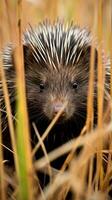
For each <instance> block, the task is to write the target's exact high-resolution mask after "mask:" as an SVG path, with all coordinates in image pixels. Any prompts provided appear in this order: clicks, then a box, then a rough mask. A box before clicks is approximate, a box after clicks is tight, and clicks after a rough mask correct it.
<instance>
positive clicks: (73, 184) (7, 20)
mask: <svg viewBox="0 0 112 200" xmlns="http://www.w3.org/2000/svg"><path fill="white" fill-rule="evenodd" d="M33 2H34V1H33V0H32V1H27V0H26V1H25V0H23V1H22V0H19V1H15V0H12V1H8V0H5V1H4V0H0V22H1V23H0V48H1V49H2V48H3V46H4V45H5V44H6V43H7V42H9V41H11V42H13V43H14V44H15V43H16V46H17V47H16V49H15V57H14V58H15V63H16V72H17V94H18V101H17V113H18V114H17V118H18V122H17V125H16V129H15V127H14V124H13V120H12V114H11V107H10V99H9V95H8V89H7V81H6V78H5V73H4V70H3V67H2V66H3V63H2V57H1V56H0V79H1V80H2V83H3V92H4V97H5V104H6V111H7V116H8V123H9V128H10V135H11V142H12V149H13V152H14V153H13V155H14V161H15V179H17V180H13V176H12V178H11V177H10V176H9V175H8V174H7V173H6V170H5V163H4V162H3V146H2V145H0V199H1V200H6V199H7V197H6V195H7V192H6V188H7V184H8V183H11V185H13V184H14V191H13V194H12V195H11V199H19V200H28V199H29V200H35V199H37V198H38V199H40V200H43V199H48V200H52V199H57V200H58V199H60V200H62V199H63V200H64V199H65V196H66V193H67V191H68V190H69V188H72V191H73V192H74V191H75V194H76V196H75V198H74V199H75V200H80V199H81V197H82V198H83V199H85V200H86V199H87V200H89V199H90V197H92V196H95V197H94V200H97V199H98V200H100V199H101V200H103V199H106V195H107V191H108V189H109V188H111V189H112V186H111V185H110V186H109V180H110V178H112V160H111V156H112V142H111V141H112V140H111V139H112V137H111V133H112V122H111V120H107V122H108V123H107V124H106V125H105V121H106V119H107V118H108V115H109V114H110V113H109V111H108V110H107V113H106V114H105V115H104V114H103V99H104V81H105V71H104V68H103V64H102V49H104V50H105V51H106V52H107V53H108V52H110V57H111V60H112V16H111V14H110V13H112V3H111V0H109V1H103V0H99V1H97V0H96V1H94V0H91V1H89V0H87V1H83V0H79V1H74V0H71V1H69V0H66V1H63V0H58V1H53V0H46V1H44V0H42V1H39V0H37V1H35V2H36V3H33ZM85 2H86V3H85ZM104 8H106V11H105V9H104ZM105 15H106V19H107V18H108V19H109V21H108V22H109V23H108V24H107V21H105V20H104V18H105ZM57 17H59V18H63V19H64V20H65V22H66V21H71V20H73V21H74V22H75V23H76V24H81V25H83V26H88V27H89V28H90V29H91V31H92V33H93V36H94V37H95V36H97V38H98V43H99V50H98V127H97V128H96V129H95V130H94V128H93V120H94V119H93V112H94V109H93V82H94V78H95V77H94V73H93V72H94V55H95V49H94V42H93V45H92V46H93V47H92V49H91V61H90V66H91V67H90V80H89V90H88V102H87V104H88V106H87V120H86V124H85V127H84V129H83V131H82V134H81V135H80V136H79V137H78V138H77V139H73V140H71V141H70V142H68V143H66V144H64V145H62V146H61V147H59V148H57V149H55V150H53V151H52V152H50V153H47V151H46V147H45V145H44V140H45V138H46V137H47V136H48V134H49V132H50V130H51V129H52V127H53V126H54V124H55V123H56V121H57V119H58V118H59V116H60V115H61V113H62V111H63V109H64V108H63V109H62V110H60V112H59V113H58V114H57V115H56V116H55V118H54V120H53V121H52V122H51V124H50V125H49V127H48V128H47V129H46V131H45V132H44V134H43V135H42V137H40V135H39V133H38V130H37V129H38V127H36V126H35V124H33V127H34V130H35V133H36V135H37V137H38V141H39V142H38V143H37V145H36V146H35V148H34V149H33V150H31V144H30V133H29V125H28V116H27V106H26V94H25V79H24V73H25V72H24V62H23V50H22V44H21V41H22V32H23V30H24V29H25V27H26V26H27V24H28V23H31V24H33V25H34V24H37V23H38V22H39V21H41V20H43V19H44V18H49V19H50V20H51V21H54V20H55V19H56V18H57ZM106 30H108V31H107V32H106ZM104 36H105V37H104ZM108 38H109V39H108ZM102 40H103V43H102ZM110 88H111V90H110V94H108V96H111V97H112V63H111V82H110ZM110 104H111V101H110ZM65 106H66V105H64V107H65ZM111 113H112V109H111ZM0 121H1V117H0ZM0 124H1V123H0ZM1 133H2V130H1V126H0V144H1V143H2V134H1ZM15 135H17V137H16V138H15ZM107 143H108V145H106V144H107ZM40 146H41V148H42V149H43V152H44V155H45V157H43V158H41V159H39V160H37V161H34V160H33V157H34V155H35V153H36V152H38V148H39V147H40ZM80 146H83V150H82V152H81V154H80V156H79V157H77V156H75V157H74V152H76V150H77V148H78V147H80ZM107 146H108V148H107ZM64 153H69V155H68V157H67V159H66V160H65V163H64V165H63V166H62V168H61V170H59V171H58V170H56V169H53V168H52V167H51V166H50V162H51V161H53V160H54V159H56V158H58V157H59V156H61V155H63V154H64ZM104 153H105V154H108V155H109V156H108V157H107V156H106V157H105V155H104ZM96 154H97V166H96V175H95V177H94V179H92V171H93V158H94V155H96ZM103 163H105V164H106V165H107V169H106V172H104V170H103V167H102V166H103ZM68 164H69V170H68V171H66V170H65V169H66V166H67V165H68ZM38 170H39V171H45V172H46V173H48V174H49V175H50V177H51V181H50V183H49V185H48V186H47V187H46V188H45V190H42V189H41V188H40V185H39V183H38V180H37V177H36V175H35V174H36V171H38ZM87 174H88V184H87V182H86V176H87ZM99 191H100V192H99ZM40 194H41V195H40Z"/></svg>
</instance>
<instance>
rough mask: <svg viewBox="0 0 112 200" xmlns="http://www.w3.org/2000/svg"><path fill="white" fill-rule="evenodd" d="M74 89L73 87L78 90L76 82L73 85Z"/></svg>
mask: <svg viewBox="0 0 112 200" xmlns="http://www.w3.org/2000/svg"><path fill="white" fill-rule="evenodd" d="M72 87H73V89H75V90H76V89H77V88H78V84H77V83H76V82H74V83H72Z"/></svg>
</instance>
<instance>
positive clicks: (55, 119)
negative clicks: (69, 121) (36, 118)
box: [32, 103, 67, 156]
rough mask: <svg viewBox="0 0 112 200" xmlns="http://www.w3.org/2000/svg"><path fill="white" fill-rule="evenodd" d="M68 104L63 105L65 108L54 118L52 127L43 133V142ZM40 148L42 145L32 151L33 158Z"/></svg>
mask: <svg viewBox="0 0 112 200" xmlns="http://www.w3.org/2000/svg"><path fill="white" fill-rule="evenodd" d="M66 106H67V105H66V103H65V104H64V105H63V107H62V108H61V109H60V111H59V112H58V113H57V115H56V116H55V117H54V119H53V120H52V122H51V123H50V125H49V126H48V127H47V129H46V131H45V132H44V133H43V135H42V137H41V140H42V141H44V140H45V138H46V137H47V135H48V134H49V132H50V130H51V129H52V128H53V126H54V125H55V123H56V122H57V120H58V118H59V117H60V116H61V114H62V112H63V110H64V109H65V108H66ZM39 147H40V143H38V144H37V145H36V146H35V148H34V149H33V151H32V156H34V155H35V153H36V151H37V150H38V148H39Z"/></svg>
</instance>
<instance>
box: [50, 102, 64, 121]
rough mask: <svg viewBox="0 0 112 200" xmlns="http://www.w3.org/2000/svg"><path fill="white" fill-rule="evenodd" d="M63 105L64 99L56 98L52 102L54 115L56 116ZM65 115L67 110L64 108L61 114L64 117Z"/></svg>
mask: <svg viewBox="0 0 112 200" xmlns="http://www.w3.org/2000/svg"><path fill="white" fill-rule="evenodd" d="M63 106H64V102H63V101H62V100H58V99H55V100H54V101H53V102H52V111H53V115H54V116H55V115H56V114H57V113H58V112H59V111H60V110H61V109H62V107H63ZM64 115H65V110H63V112H62V114H61V116H62V117H64Z"/></svg>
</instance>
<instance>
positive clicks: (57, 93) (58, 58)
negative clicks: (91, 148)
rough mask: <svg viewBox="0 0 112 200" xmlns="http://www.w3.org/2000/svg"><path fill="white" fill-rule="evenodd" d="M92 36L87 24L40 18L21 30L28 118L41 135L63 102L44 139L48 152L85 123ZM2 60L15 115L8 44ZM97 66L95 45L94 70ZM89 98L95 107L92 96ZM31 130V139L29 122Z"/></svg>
mask: <svg viewBox="0 0 112 200" xmlns="http://www.w3.org/2000/svg"><path fill="white" fill-rule="evenodd" d="M91 42H92V37H91V34H90V33H89V32H88V31H87V30H86V29H83V28H82V29H81V28H80V27H78V26H73V25H70V26H66V25H64V24H63V23H61V22H59V21H58V22H56V23H55V24H53V25H52V24H50V23H49V22H44V23H42V24H40V25H38V26H37V27H36V28H34V29H33V28H31V27H30V28H29V29H28V30H27V31H26V32H25V34H24V41H23V52H24V67H25V82H26V96H27V105H28V114H29V120H30V124H32V122H34V123H35V124H36V126H37V129H38V131H39V133H40V134H41V135H42V134H43V132H44V131H45V130H46V128H47V126H48V125H49V123H50V122H51V120H52V119H53V118H54V116H55V115H56V113H57V112H58V111H59V110H60V109H61V108H62V107H63V105H64V103H67V106H66V108H65V110H64V111H63V114H62V116H61V117H60V119H59V120H58V122H57V123H56V125H55V126H54V127H53V129H52V130H51V132H50V133H49V136H48V137H47V138H46V139H45V147H46V149H47V152H49V151H51V150H53V149H55V148H56V147H58V146H61V145H62V144H64V143H65V142H67V141H69V140H70V139H72V138H74V137H77V136H78V135H79V134H80V131H81V129H82V128H83V126H84V124H85V120H86V108H87V94H88V80H89V69H90V54H91ZM3 63H4V69H5V73H6V78H7V83H8V89H9V94H10V101H11V107H12V114H13V115H14V116H15V115H16V113H15V101H16V88H15V81H16V73H15V68H14V65H15V64H14V58H13V47H12V46H9V47H7V48H6V49H5V50H4V52H3ZM107 68H108V66H107ZM96 69H97V50H95V75H96ZM95 77H96V76H95ZM95 87H96V80H95ZM94 94H95V91H94ZM0 96H1V97H0V98H1V105H2V107H3V112H2V118H3V125H2V126H3V129H4V131H3V137H4V138H6V139H4V141H5V143H6V145H7V144H8V143H9V138H8V136H7V133H8V125H7V115H6V113H5V106H4V100H3V94H2V91H0ZM94 96H96V94H95V95H94ZM94 99H95V101H94V109H95V110H96V98H94ZM31 135H32V141H33V143H36V142H37V138H36V136H34V133H33V128H32V125H31ZM9 147H10V146H9ZM40 154H41V153H40ZM8 156H9V155H8ZM7 159H8V158H7ZM63 161H64V160H63V159H62V160H61V162H54V164H53V166H54V167H56V168H60V167H61V165H62V163H63Z"/></svg>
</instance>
